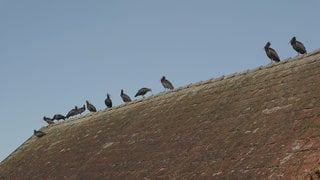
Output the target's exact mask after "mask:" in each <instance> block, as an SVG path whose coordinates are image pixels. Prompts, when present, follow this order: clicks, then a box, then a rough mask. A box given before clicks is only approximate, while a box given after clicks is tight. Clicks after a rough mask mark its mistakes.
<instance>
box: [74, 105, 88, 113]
mask: <svg viewBox="0 0 320 180" xmlns="http://www.w3.org/2000/svg"><path fill="white" fill-rule="evenodd" d="M85 110H86V106H85V105H83V106H82V107H81V108H78V109H77V113H76V115H78V114H80V115H81V114H82V113H83V112H84V111H85Z"/></svg>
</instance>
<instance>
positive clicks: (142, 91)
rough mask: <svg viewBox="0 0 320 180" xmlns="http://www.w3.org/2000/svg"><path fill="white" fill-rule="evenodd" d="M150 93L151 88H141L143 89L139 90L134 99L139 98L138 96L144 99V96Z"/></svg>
mask: <svg viewBox="0 0 320 180" xmlns="http://www.w3.org/2000/svg"><path fill="white" fill-rule="evenodd" d="M149 91H151V89H150V88H145V87H143V88H141V89H139V90H138V92H137V94H136V95H135V96H134V97H137V96H142V97H144V95H145V94H147V92H149Z"/></svg>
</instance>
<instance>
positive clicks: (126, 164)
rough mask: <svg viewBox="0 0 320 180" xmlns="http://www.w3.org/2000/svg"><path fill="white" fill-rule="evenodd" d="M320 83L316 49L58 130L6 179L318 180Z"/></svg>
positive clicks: (22, 156)
mask: <svg viewBox="0 0 320 180" xmlns="http://www.w3.org/2000/svg"><path fill="white" fill-rule="evenodd" d="M319 82H320V50H317V51H314V52H312V53H309V54H307V55H300V56H297V57H295V58H289V59H286V60H284V61H282V62H280V63H273V64H270V65H267V66H261V67H258V68H256V69H253V70H247V71H245V72H242V73H234V74H231V75H228V76H222V77H220V78H215V79H210V80H207V81H202V82H198V83H195V84H190V85H188V86H185V87H180V88H177V89H174V90H171V91H167V92H162V93H159V94H156V95H153V96H149V97H147V98H143V99H140V100H135V101H133V102H130V103H126V104H122V105H120V106H117V107H114V108H112V109H108V110H101V111H98V112H96V113H89V114H86V115H84V116H80V117H79V118H74V119H71V120H66V121H64V122H62V123H57V124H54V125H49V126H47V127H43V128H42V129H41V130H42V131H44V132H45V133H47V135H45V136H44V137H42V138H37V137H35V136H31V137H30V138H29V139H28V140H26V142H25V143H23V144H22V145H21V146H20V147H18V148H17V150H16V151H14V152H13V153H12V154H11V155H10V156H9V157H7V158H6V159H5V160H4V161H2V162H1V164H0V179H21V178H27V179H79V178H82V179H89V178H90V179H97V178H102V177H103V178H106V179H107V178H139V179H142V178H146V179H154V178H156V177H157V178H170V179H173V178H179V179H187V178H210V179H215V178H216V179H221V178H228V179H234V178H236V179H239V178H240V179H242V178H246V179H252V178H265V179H267V178H269V179H278V178H281V177H287V178H292V177H300V178H310V177H317V173H319V172H320V171H319V170H320V166H319V162H320V160H319V158H320V151H319V149H320V101H319V99H320V85H319ZM30 132H31V131H30Z"/></svg>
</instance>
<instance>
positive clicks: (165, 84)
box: [161, 76, 174, 90]
mask: <svg viewBox="0 0 320 180" xmlns="http://www.w3.org/2000/svg"><path fill="white" fill-rule="evenodd" d="M161 83H162V86H163V87H164V89H165V90H166V89H174V87H173V85H172V84H171V82H170V81H169V80H167V79H166V77H165V76H162V78H161Z"/></svg>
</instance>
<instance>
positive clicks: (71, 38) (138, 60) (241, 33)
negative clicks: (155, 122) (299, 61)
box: [0, 0, 320, 161]
mask: <svg viewBox="0 0 320 180" xmlns="http://www.w3.org/2000/svg"><path fill="white" fill-rule="evenodd" d="M319 7H320V1H319V0H309V1H301V0H291V1H277V0H269V1H252V0H251V1H250V0H242V1H236V0H233V1H231V0H216V1H213V0H174V1H173V0H161V1H160V0H159V1H155V0H135V1H132V0H108V1H105V0H68V1H66V0H55V1H49V0H29V1H24V0H0V22H1V26H0V27H1V28H0V82H1V85H0V99H1V104H0V112H1V119H0V121H1V126H0V161H2V160H3V159H4V158H6V157H7V156H8V155H9V154H10V153H12V152H13V151H14V150H15V149H16V148H18V147H19V146H20V145H21V144H22V143H23V142H25V141H26V140H27V139H28V138H29V137H30V136H32V134H33V130H34V129H40V128H41V127H43V126H46V123H45V122H44V121H43V120H42V118H43V116H48V117H52V116H53V115H54V114H57V113H61V114H66V113H67V112H68V111H69V110H70V109H71V108H73V107H74V106H82V105H83V104H84V103H85V101H86V100H89V101H90V102H91V103H92V104H94V105H95V106H96V108H97V109H98V110H101V109H105V105H104V99H105V98H106V94H107V93H109V94H111V99H112V101H113V103H114V105H119V104H122V101H121V98H120V91H121V89H124V91H125V93H127V94H128V95H129V96H131V97H132V98H133V96H134V95H135V93H136V92H137V90H138V89H139V88H141V87H149V88H151V89H152V91H153V94H157V93H159V92H161V91H163V90H164V88H163V87H162V85H161V83H160V78H161V77H162V76H166V77H167V79H168V80H170V81H171V82H172V84H173V85H174V86H175V87H181V86H185V85H187V84H190V83H195V82H198V81H202V80H208V79H210V78H217V77H220V76H222V75H228V74H231V73H235V72H242V71H245V70H247V69H253V68H256V67H258V66H261V65H267V64H269V63H270V60H269V59H268V58H267V56H266V54H265V52H264V49H263V47H264V45H265V44H266V42H267V41H270V42H271V47H272V48H274V49H275V50H276V51H277V52H278V54H279V56H280V59H282V60H283V59H286V58H288V57H294V56H296V55H297V53H296V52H295V51H294V50H293V49H292V47H291V45H290V44H289V43H288V42H289V41H290V39H291V38H292V37H293V36H296V37H297V40H298V41H301V42H303V43H304V45H305V46H306V49H307V51H309V52H311V51H313V50H316V49H318V48H320V36H319V32H320V24H319V17H320V15H319ZM134 99H135V98H134Z"/></svg>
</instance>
